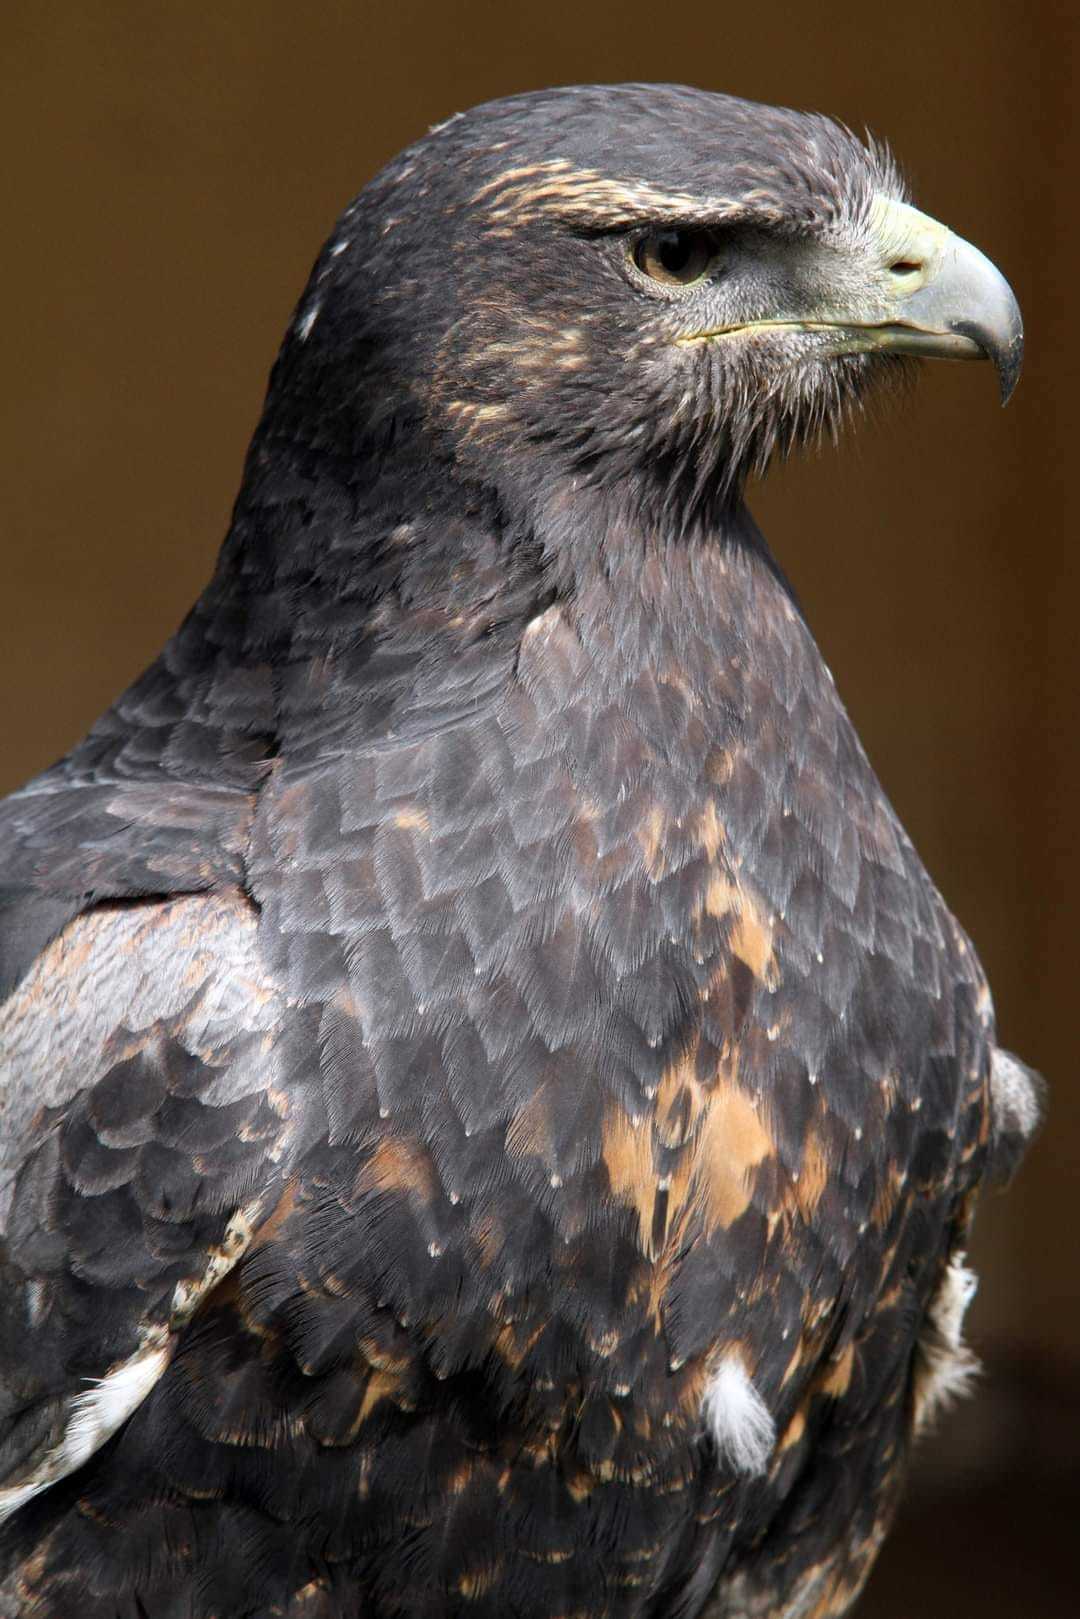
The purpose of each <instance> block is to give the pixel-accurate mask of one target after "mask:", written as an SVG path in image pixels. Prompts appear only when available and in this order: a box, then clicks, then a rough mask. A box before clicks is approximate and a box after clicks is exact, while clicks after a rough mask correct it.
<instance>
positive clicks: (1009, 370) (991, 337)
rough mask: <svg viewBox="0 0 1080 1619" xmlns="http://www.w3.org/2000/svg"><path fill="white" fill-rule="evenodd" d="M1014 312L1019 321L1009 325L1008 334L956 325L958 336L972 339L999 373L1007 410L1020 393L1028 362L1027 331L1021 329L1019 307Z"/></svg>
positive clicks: (977, 324)
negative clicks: (1023, 365) (1010, 401)
mask: <svg viewBox="0 0 1080 1619" xmlns="http://www.w3.org/2000/svg"><path fill="white" fill-rule="evenodd" d="M1013 309H1014V311H1015V317H1014V319H1013V320H1012V321H1010V322H1009V329H1008V330H1007V331H1005V332H1002V331H1001V328H1000V327H998V329H997V330H995V331H991V330H990V329H989V328H988V326H986V325H984V324H982V323H981V322H978V321H967V320H963V321H955V322H953V325H952V329H953V331H954V332H959V333H960V335H961V336H963V337H968V338H970V339H971V341H972V342H973V343H976V344H977V345H978V347H979V348H981V349H982V351H983V353H984V354H985V356H986V358H987V359H988V360H990V361H991V362H992V364H993V367H994V370H995V371H996V372H997V379H998V387H999V388H1000V390H1001V403H1002V405H1003V406H1004V405H1007V404H1008V403H1009V400H1010V399H1011V398H1012V396H1013V394H1014V393H1015V392H1016V385H1017V383H1018V382H1019V380H1020V367H1021V366H1022V364H1023V362H1024V329H1023V327H1022V326H1021V325H1020V311H1019V310H1018V309H1016V307H1015V303H1014V305H1013Z"/></svg>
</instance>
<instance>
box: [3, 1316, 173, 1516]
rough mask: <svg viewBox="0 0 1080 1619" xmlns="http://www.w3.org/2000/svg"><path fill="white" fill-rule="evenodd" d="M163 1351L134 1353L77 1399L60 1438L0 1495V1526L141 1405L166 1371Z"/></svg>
mask: <svg viewBox="0 0 1080 1619" xmlns="http://www.w3.org/2000/svg"><path fill="white" fill-rule="evenodd" d="M168 1364H169V1350H168V1347H167V1345H166V1344H164V1343H157V1344H154V1345H152V1346H147V1347H145V1348H143V1349H140V1350H138V1351H137V1352H136V1353H135V1354H134V1355H132V1356H131V1358H130V1360H125V1361H123V1362H122V1363H121V1364H120V1365H119V1366H116V1367H114V1368H113V1370H112V1371H111V1372H109V1373H108V1374H107V1375H106V1376H105V1377H103V1378H102V1379H101V1381H100V1382H98V1383H95V1384H94V1385H93V1386H92V1387H91V1388H88V1389H87V1390H86V1391H85V1393H83V1394H79V1395H77V1396H76V1398H75V1399H74V1400H72V1402H71V1405H70V1406H69V1408H68V1418H67V1425H66V1427H65V1428H64V1432H63V1436H62V1437H61V1439H60V1440H59V1442H58V1443H57V1444H56V1445H54V1446H53V1448H52V1450H50V1451H49V1452H48V1453H47V1454H46V1455H45V1456H44V1457H43V1458H42V1460H41V1461H40V1463H39V1464H38V1466H37V1467H36V1468H35V1469H34V1471H33V1473H31V1475H30V1477H29V1478H28V1479H27V1480H26V1481H25V1483H22V1484H13V1485H11V1486H10V1487H9V1488H7V1489H4V1490H0V1522H3V1520H4V1519H5V1518H7V1517H9V1516H10V1515H11V1513H13V1512H16V1511H17V1510H18V1508H19V1507H21V1506H22V1505H23V1504H24V1503H25V1502H26V1501H29V1500H31V1499H32V1497H33V1496H35V1495H40V1494H41V1492H42V1490H47V1489H48V1488H49V1486H50V1484H55V1483H56V1481H57V1479H61V1478H65V1477H66V1476H67V1474H68V1473H73V1472H74V1471H75V1469H76V1468H77V1467H81V1466H82V1464H83V1462H85V1461H88V1460H89V1459H90V1457H91V1456H92V1455H93V1454H94V1452H95V1451H96V1450H100V1449H101V1447H102V1445H103V1444H104V1443H105V1441H106V1440H107V1439H110V1438H111V1437H112V1435H113V1434H114V1433H115V1432H116V1430H117V1429H118V1428H119V1427H120V1426H121V1425H122V1424H123V1423H125V1422H126V1421H127V1419H128V1417H130V1415H131V1413H132V1412H133V1411H134V1410H135V1408H136V1406H138V1405H141V1404H142V1402H143V1400H145V1398H146V1396H147V1395H148V1394H149V1392H150V1390H151V1389H152V1388H153V1386H154V1384H155V1383H156V1382H157V1380H158V1378H159V1377H160V1376H161V1374H162V1372H163V1371H164V1370H165V1368H166V1366H167V1365H168Z"/></svg>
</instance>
